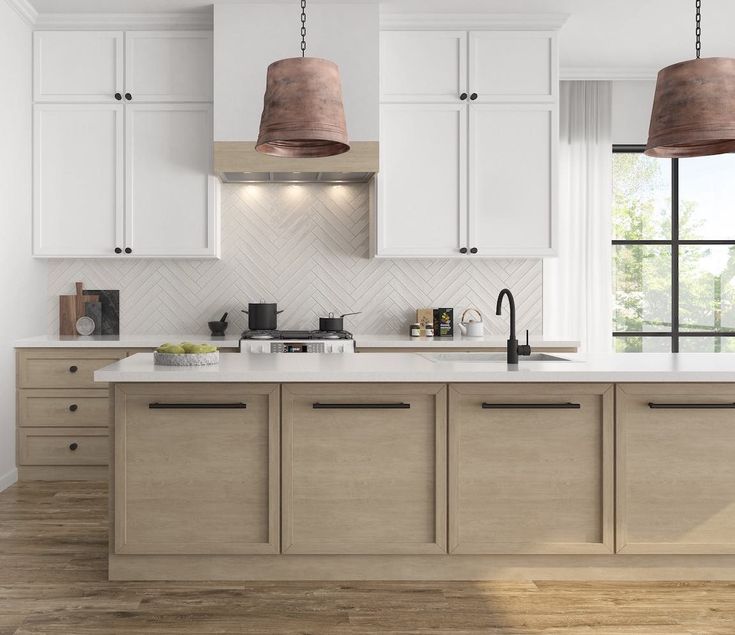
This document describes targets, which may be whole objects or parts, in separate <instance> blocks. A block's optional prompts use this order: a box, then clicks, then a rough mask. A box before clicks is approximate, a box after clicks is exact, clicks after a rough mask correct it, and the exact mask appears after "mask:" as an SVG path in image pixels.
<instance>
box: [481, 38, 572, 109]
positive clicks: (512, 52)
mask: <svg viewBox="0 0 735 635" xmlns="http://www.w3.org/2000/svg"><path fill="white" fill-rule="evenodd" d="M556 51H557V46H556V33H549V32H547V31H472V32H471V33H470V34H469V65H468V66H469V87H470V91H471V93H473V94H476V95H477V97H476V101H477V102H482V101H485V102H497V101H550V100H553V99H554V98H555V97H556V95H557V93H558V88H557V87H558V84H559V77H558V72H557V69H558V64H559V63H558V60H557V54H556Z"/></svg>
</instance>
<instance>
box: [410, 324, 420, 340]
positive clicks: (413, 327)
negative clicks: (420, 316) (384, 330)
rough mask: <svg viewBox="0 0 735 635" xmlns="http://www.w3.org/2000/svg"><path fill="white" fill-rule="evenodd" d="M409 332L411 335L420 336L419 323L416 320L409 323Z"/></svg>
mask: <svg viewBox="0 0 735 635" xmlns="http://www.w3.org/2000/svg"><path fill="white" fill-rule="evenodd" d="M410 334H411V337H420V336H421V325H420V324H419V323H418V322H414V323H413V324H412V325H411V330H410Z"/></svg>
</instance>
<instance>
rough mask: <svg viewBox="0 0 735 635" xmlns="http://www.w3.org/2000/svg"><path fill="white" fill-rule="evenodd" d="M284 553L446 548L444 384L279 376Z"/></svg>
mask: <svg viewBox="0 0 735 635" xmlns="http://www.w3.org/2000/svg"><path fill="white" fill-rule="evenodd" d="M282 404H283V430H282V433H283V455H282V469H283V491H282V496H283V530H282V542H283V552H284V553H293V554H296V553H302V554H303V553H309V554H433V553H436V554H441V553H446V387H445V386H443V385H436V384H421V385H419V384H382V385H378V384H372V385H365V384H361V385H355V384H339V385H327V384H319V385H314V384H311V385H284V386H283V400H282Z"/></svg>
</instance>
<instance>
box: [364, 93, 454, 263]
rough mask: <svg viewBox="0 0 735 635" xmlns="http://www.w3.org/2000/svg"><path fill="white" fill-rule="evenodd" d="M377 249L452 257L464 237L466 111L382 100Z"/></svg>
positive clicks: (415, 254) (392, 252) (386, 253)
mask: <svg viewBox="0 0 735 635" xmlns="http://www.w3.org/2000/svg"><path fill="white" fill-rule="evenodd" d="M380 127H381V133H380V138H381V142H380V153H381V166H380V174H379V176H378V187H379V195H378V200H379V206H380V213H379V220H378V227H377V230H378V236H377V251H378V254H379V255H383V256H391V255H396V256H406V255H411V256H448V255H456V254H458V253H459V249H460V248H461V247H462V246H463V241H464V239H465V237H466V231H467V230H466V224H465V223H466V221H465V213H464V210H465V207H466V153H467V152H466V139H467V109H466V107H464V106H463V105H460V104H384V105H383V106H382V108H381V117H380Z"/></svg>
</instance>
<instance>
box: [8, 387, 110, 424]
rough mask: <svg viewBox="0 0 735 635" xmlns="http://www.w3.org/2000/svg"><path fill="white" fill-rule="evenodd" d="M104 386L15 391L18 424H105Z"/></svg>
mask: <svg viewBox="0 0 735 635" xmlns="http://www.w3.org/2000/svg"><path fill="white" fill-rule="evenodd" d="M109 408H110V401H109V398H108V391H107V389H99V388H98V389H95V390H42V389H28V390H19V391H18V425H20V426H22V427H42V428H48V427H65V428H70V427H80V426H92V427H102V428H104V427H107V426H108V425H109V418H110V410H109Z"/></svg>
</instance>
